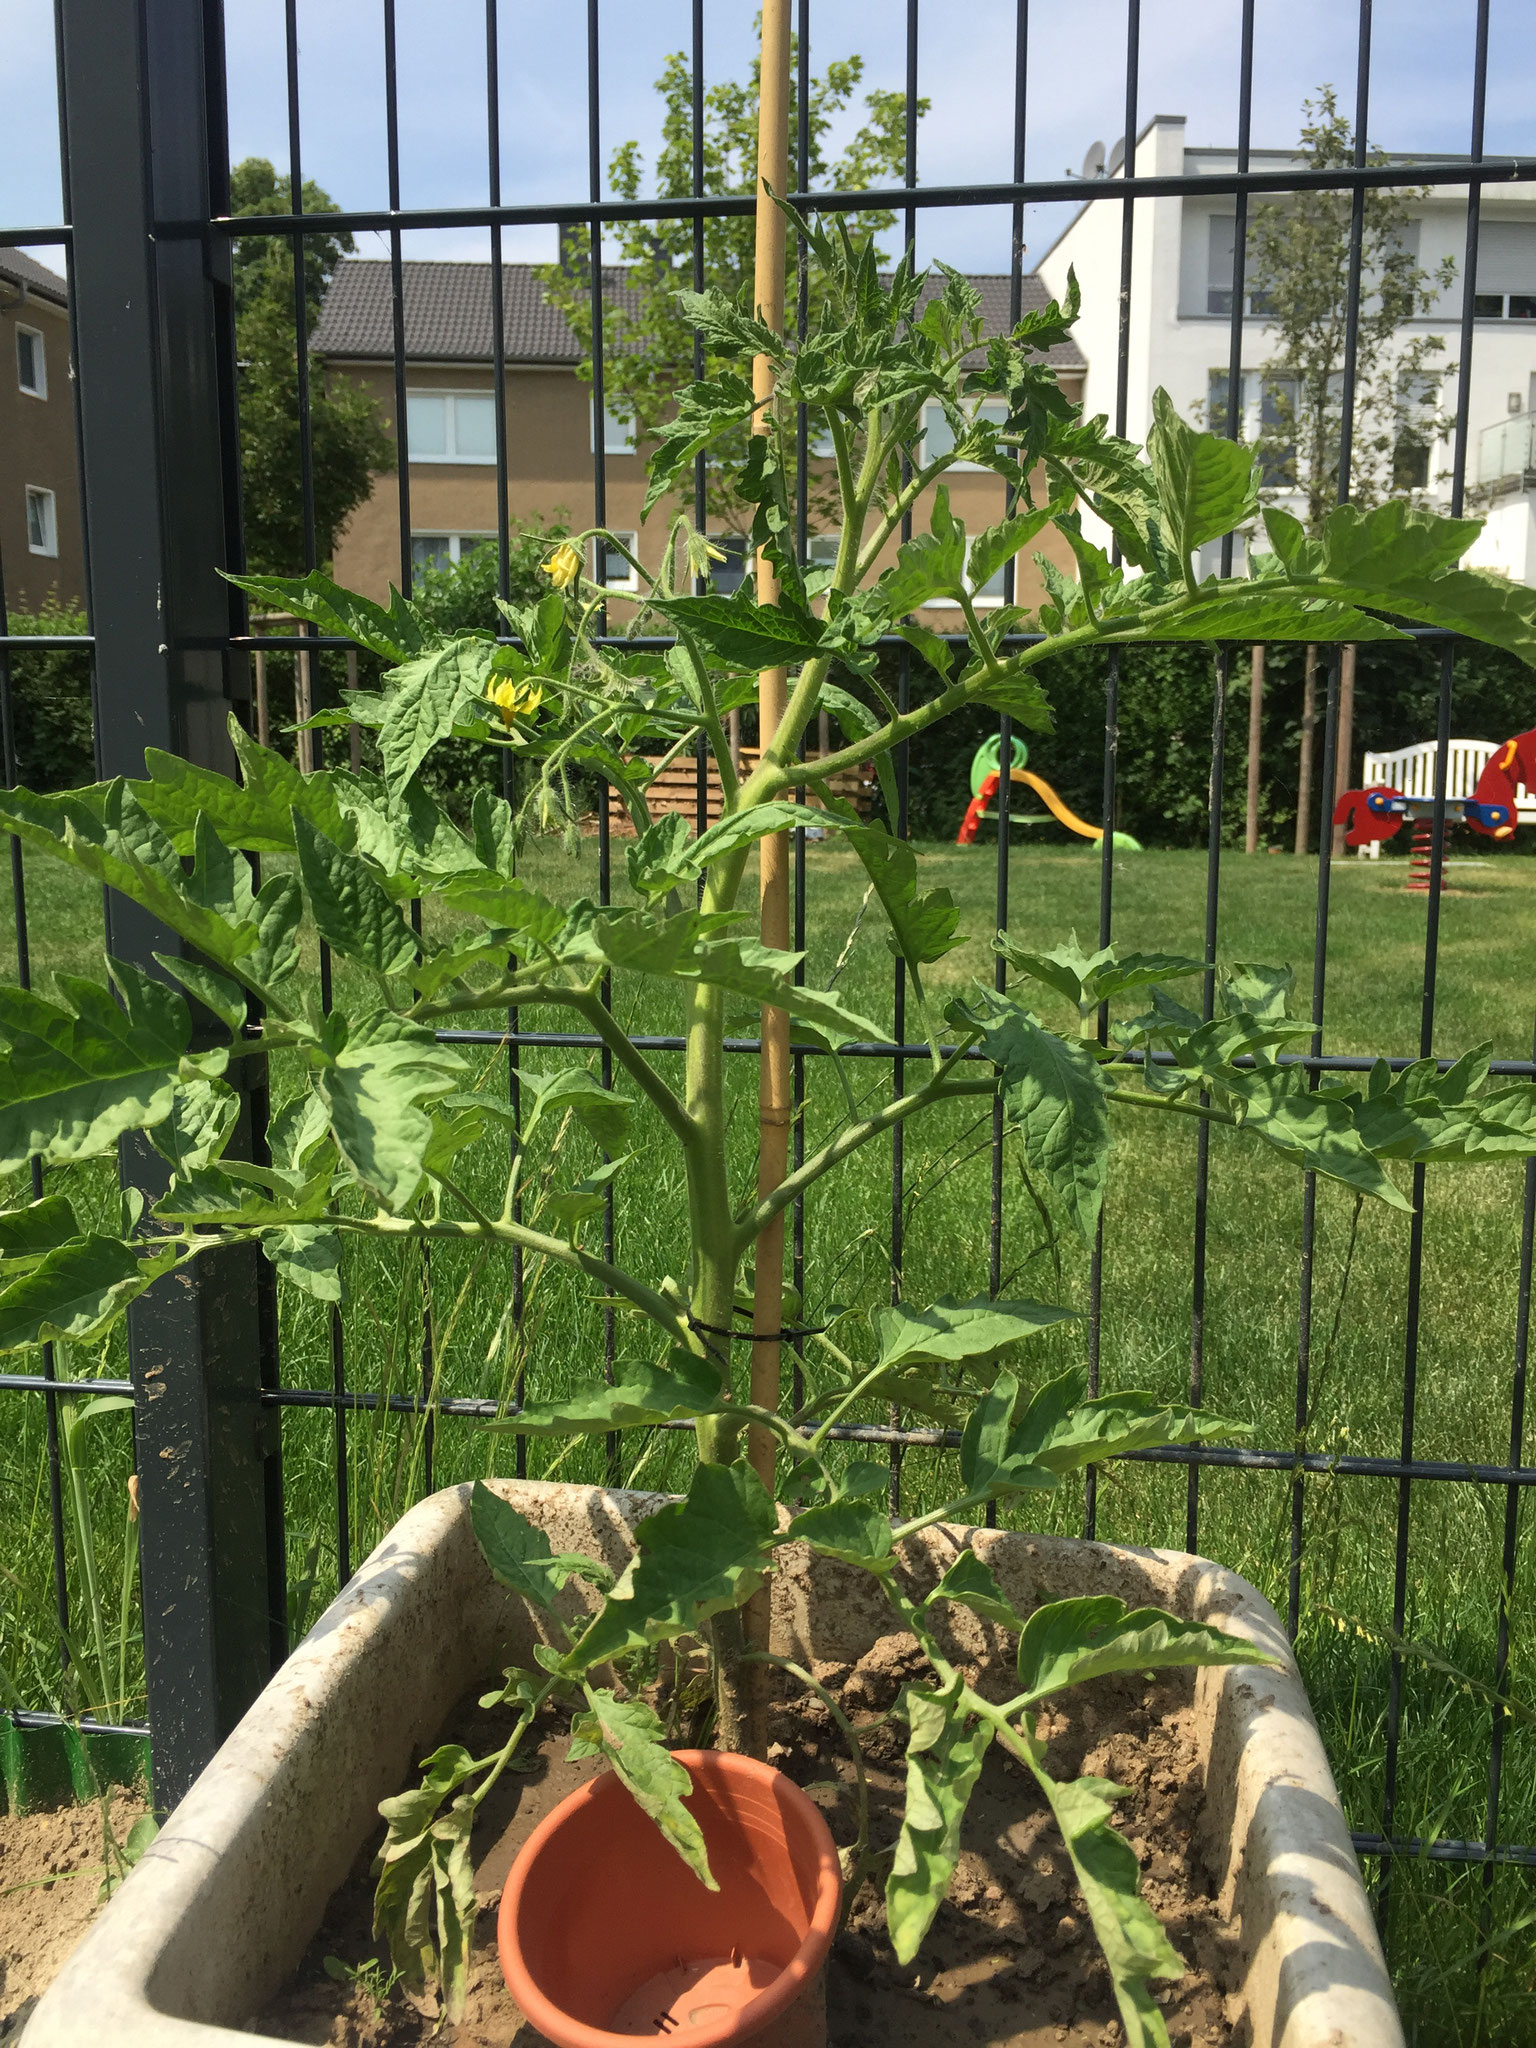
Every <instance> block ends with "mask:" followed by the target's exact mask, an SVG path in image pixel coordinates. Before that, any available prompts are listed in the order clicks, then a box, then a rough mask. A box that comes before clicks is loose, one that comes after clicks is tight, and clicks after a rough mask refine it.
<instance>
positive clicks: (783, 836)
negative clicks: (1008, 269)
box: [749, 0, 793, 1490]
mask: <svg viewBox="0 0 1536 2048" xmlns="http://www.w3.org/2000/svg"><path fill="white" fill-rule="evenodd" d="M757 177H758V187H757V248H756V259H755V263H754V267H753V280H752V291H753V299H754V302H755V304H756V308H757V312H758V316H759V318H760V319H761V320H762V321H763V322H764V323H765V324H766V325H767V326H769V327H771V328H773V329H774V331H775V332H776V333H779V334H782V333H783V331H784V215H783V213H782V212H781V211H780V209H779V208H778V207H777V206H775V205H774V203H773V201H772V200H771V199H770V198H769V197H768V194H767V191H766V189H765V187H767V186H772V188H773V190H774V191H775V192H776V193H778V195H779V196H780V198H782V197H783V196H784V194H785V192H786V191H787V190H788V187H789V0H764V4H763V54H762V69H761V93H760V98H759V103H758V121H757ZM773 386H774V377H773V364H772V363H771V362H770V361H769V359H768V357H767V356H757V357H755V358H754V360H753V364H752V391H753V395H754V397H756V398H757V399H758V400H759V401H761V400H764V399H769V398H771V397H772V395H773ZM754 426H755V428H756V430H757V432H759V433H768V432H770V431H771V428H772V423H771V421H770V419H769V407H768V406H766V405H760V409H759V411H758V413H757V415H756V419H755V421H754ZM778 595H779V581H778V577H777V575H776V574H775V573H774V569H773V566H772V564H771V563H770V562H769V560H768V557H767V556H766V554H764V553H762V552H761V551H759V553H758V557H757V601H758V603H759V604H775V603H777V601H778ZM787 697H788V671H787V670H786V669H782V668H769V669H764V670H763V672H762V674H761V675H760V676H759V677H758V682H757V716H758V744H759V747H760V748H761V749H762V751H763V752H764V753H766V751H767V749H768V747H769V746H770V745H771V743H772V740H773V737H774V734H775V733H776V732H777V731H778V728H779V721H780V720H781V719H782V718H783V716H784V707H785V704H786V702H787ZM759 758H761V756H760V757H759ZM758 859H759V863H760V868H759V872H760V876H761V885H762V896H761V919H762V938H763V944H764V945H765V946H773V947H776V948H779V949H780V950H786V949H787V948H788V946H789V834H788V833H787V832H776V833H774V834H773V835H772V837H770V838H767V839H763V840H760V841H759V842H758ZM762 1037H763V1051H762V1059H761V1063H760V1068H759V1082H758V1165H757V1185H758V1192H759V1194H760V1195H766V1194H771V1193H772V1191H773V1190H774V1189H775V1188H776V1187H777V1186H778V1185H779V1183H780V1181H782V1180H783V1178H784V1175H785V1172H786V1171H787V1169H788V1164H789V1126H790V1120H791V1117H792V1115H793V1103H792V1100H791V1091H790V1058H789V1014H788V1012H787V1011H785V1010H774V1009H766V1008H765V1009H764V1011H763V1013H762ZM783 1309H784V1219H783V1216H782V1214H781V1215H780V1216H779V1217H778V1218H777V1219H776V1220H775V1221H774V1222H773V1223H771V1224H770V1225H769V1226H768V1228H767V1229H766V1230H765V1231H764V1232H763V1234H762V1236H761V1237H760V1238H759V1239H758V1240H757V1260H756V1281H755V1285H754V1288H753V1295H752V1331H753V1339H754V1341H753V1345H752V1400H753V1402H754V1404H755V1405H756V1406H758V1407H761V1408H774V1409H776V1408H777V1407H778V1405H779V1338H778V1334H777V1333H778V1332H779V1330H780V1329H782V1327H783V1322H784V1316H783ZM749 1455H750V1457H751V1460H752V1464H753V1467H754V1469H755V1470H756V1471H757V1473H758V1475H759V1476H760V1478H761V1479H762V1480H763V1483H764V1485H766V1486H767V1487H769V1488H770V1490H771V1488H772V1486H773V1465H774V1442H773V1437H772V1436H771V1435H770V1433H769V1432H768V1431H767V1430H766V1429H762V1428H754V1429H753V1430H752V1432H751V1439H750V1453H749Z"/></svg>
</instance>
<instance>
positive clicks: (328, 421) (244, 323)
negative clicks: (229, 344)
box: [230, 157, 395, 574]
mask: <svg viewBox="0 0 1536 2048" xmlns="http://www.w3.org/2000/svg"><path fill="white" fill-rule="evenodd" d="M290 193H291V185H290V182H289V180H288V179H287V178H286V177H279V176H278V174H277V172H276V171H275V170H274V169H273V167H272V165H271V164H269V163H268V162H267V160H266V159H265V157H247V158H246V159H245V161H244V162H243V163H239V164H236V165H235V167H234V169H233V171H231V173H230V210H231V211H232V212H233V213H235V214H255V213H286V212H287V211H288V210H289V206H290V203H291V202H290ZM304 211H305V213H306V214H326V213H335V212H336V211H337V208H336V203H335V201H334V200H333V199H332V198H331V197H330V195H329V193H327V192H324V191H322V190H321V188H320V187H319V186H318V185H316V184H313V183H312V182H309V181H306V182H305V185H304ZM352 249H353V241H352V237H351V236H350V235H349V234H347V233H346V232H345V231H344V230H341V231H330V232H324V231H322V232H319V233H316V234H311V235H306V236H305V239H304V320H305V334H306V336H308V335H309V334H312V333H313V331H314V327H315V322H316V321H317V320H318V319H319V317H320V306H321V302H322V300H323V299H324V297H325V291H326V287H327V285H328V284H329V283H330V280H331V277H332V275H333V274H334V272H335V269H336V266H337V264H338V263H339V262H340V261H341V259H342V257H343V256H345V255H350V254H351V252H352ZM234 272H235V347H236V353H237V356H238V358H239V364H240V462H241V470H242V474H243V480H244V506H245V552H246V560H247V563H248V564H249V566H250V567H251V568H253V569H260V570H265V571H270V572H273V573H278V574H284V573H290V572H293V571H297V570H300V569H302V568H303V567H304V566H305V561H304V552H305V542H304V498H303V487H302V484H301V481H300V480H301V477H302V474H303V457H302V449H301V445H300V436H299V360H298V348H297V344H296V340H295V326H294V289H293V286H294V279H293V251H292V245H291V244H290V243H289V242H287V241H285V240H281V239H275V238H274V237H272V236H269V235H244V236H240V237H238V238H237V239H236V241H235V245H234ZM309 426H310V445H311V450H312V456H313V473H314V496H315V553H316V555H317V556H318V558H319V559H320V560H321V561H322V562H323V561H326V560H328V559H329V557H330V555H331V553H332V550H333V549H334V547H335V544H336V536H337V534H338V533H339V532H340V531H341V528H342V527H343V526H344V525H345V523H346V520H347V518H348V515H349V514H350V513H351V512H353V511H354V510H355V509H356V508H357V506H359V505H361V504H362V503H363V501H364V500H365V499H366V498H367V496H368V494H369V492H370V491H371V490H372V489H373V479H374V476H375V475H376V474H377V472H378V471H380V470H388V469H393V468H394V466H395V444H394V438H393V436H392V435H391V434H390V432H389V424H388V422H387V421H386V420H385V419H384V417H383V416H382V414H381V413H380V411H379V408H378V406H377V405H376V404H375V403H374V401H373V400H372V399H371V398H370V397H369V396H368V394H367V393H366V392H364V391H361V390H359V389H358V387H357V386H356V385H355V384H353V383H351V382H350V381H349V380H348V379H347V378H345V377H338V376H332V375H331V374H330V373H329V372H328V370H327V369H326V366H325V363H324V362H323V360H322V359H321V358H319V357H317V356H313V355H312V356H311V357H310V377H309Z"/></svg>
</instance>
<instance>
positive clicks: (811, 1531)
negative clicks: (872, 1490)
mask: <svg viewBox="0 0 1536 2048" xmlns="http://www.w3.org/2000/svg"><path fill="white" fill-rule="evenodd" d="M789 1535H790V1537H791V1539H792V1540H793V1541H796V1542H800V1543H809V1545H810V1546H811V1548H812V1550H819V1551H822V1552H823V1553H824V1554H825V1555H826V1556H828V1557H836V1558H841V1559H842V1561H843V1563H844V1564H857V1565H862V1566H863V1567H864V1569H865V1571H869V1572H874V1573H876V1574H877V1575H882V1574H884V1573H886V1572H888V1571H890V1570H891V1568H892V1564H893V1559H892V1556H891V1517H890V1513H889V1511H888V1509H887V1507H886V1504H885V1502H884V1501H883V1500H877V1499H875V1498H873V1497H871V1496H869V1495H858V1496H855V1497H853V1498H852V1499H843V1500H833V1501H828V1502H827V1503H826V1504H825V1505H824V1506H822V1507H817V1508H807V1509H806V1511H805V1513H804V1514H802V1515H796V1517H795V1519H794V1520H793V1521H792V1522H791V1523H790V1525H789Z"/></svg>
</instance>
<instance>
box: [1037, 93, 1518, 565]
mask: <svg viewBox="0 0 1536 2048" xmlns="http://www.w3.org/2000/svg"><path fill="white" fill-rule="evenodd" d="M1185 125H1186V124H1185V122H1184V119H1183V117H1182V116H1168V115H1162V116H1158V117H1157V118H1156V119H1155V120H1154V121H1152V122H1151V123H1150V124H1149V126H1148V128H1147V129H1146V131H1145V132H1144V133H1143V135H1142V138H1141V140H1140V142H1139V144H1138V145H1137V149H1136V168H1137V170H1138V172H1141V173H1143V174H1154V173H1161V174H1169V173H1172V174H1178V173H1180V172H1188V173H1190V174H1192V175H1196V176H1198V175H1200V174H1201V173H1202V172H1203V173H1206V174H1210V173H1212V172H1216V171H1220V170H1230V169H1232V168H1234V167H1235V162H1236V159H1235V156H1234V155H1233V154H1232V153H1231V152H1230V151H1217V150H1214V149H1212V150H1207V149H1191V150H1188V151H1186V147H1185ZM1254 157H1255V160H1259V159H1263V160H1264V161H1265V162H1266V164H1274V165H1281V164H1284V163H1287V162H1294V161H1295V159H1294V158H1293V157H1291V156H1290V154H1289V152H1285V151H1255V152H1254ZM1113 184H1114V181H1113V180H1112V179H1111V180H1106V181H1105V183H1104V185H1103V186H1102V187H1101V188H1100V189H1101V190H1103V191H1105V192H1106V194H1107V193H1108V192H1109V191H1112V190H1113ZM1466 200H1467V192H1466V188H1465V187H1461V186H1453V187H1442V188H1436V189H1433V190H1432V191H1431V194H1430V197H1429V198H1428V199H1427V200H1425V201H1424V202H1423V203H1422V205H1420V206H1419V207H1418V208H1417V209H1416V211H1417V213H1418V216H1419V220H1420V228H1419V261H1420V264H1421V265H1422V267H1423V268H1424V269H1426V270H1429V271H1433V270H1434V269H1435V268H1436V267H1437V266H1438V265H1439V263H1440V261H1441V259H1442V258H1443V257H1445V256H1452V257H1454V258H1455V259H1456V261H1457V264H1458V267H1459V266H1460V264H1461V262H1462V258H1463V255H1464V252H1465V243H1466ZM1302 203H1305V202H1304V201H1303V202H1302ZM1232 210H1233V201H1232V199H1231V197H1230V195H1227V194H1220V195H1217V194H1213V195H1212V197H1211V198H1210V199H1209V200H1207V199H1205V198H1204V197H1203V196H1200V197H1192V198H1190V199H1188V200H1181V199H1158V200H1139V201H1137V202H1136V204H1135V221H1134V226H1133V250H1132V284H1131V321H1130V359H1129V377H1128V387H1127V407H1126V423H1125V426H1126V433H1127V434H1128V436H1129V437H1130V438H1131V439H1132V440H1136V441H1144V440H1145V438H1146V433H1147V428H1148V426H1149V425H1150V422H1151V407H1152V394H1153V392H1154V391H1155V390H1156V389H1157V387H1158V386H1159V385H1162V386H1164V387H1165V388H1166V389H1167V391H1168V393H1169V395H1170V397H1171V398H1172V399H1173V402H1174V404H1175V406H1176V407H1177V408H1178V410H1179V411H1180V412H1181V413H1182V414H1183V415H1184V416H1185V417H1186V418H1192V419H1200V418H1202V417H1203V412H1202V408H1203V407H1204V405H1205V402H1206V399H1207V395H1208V390H1209V378H1210V373H1211V371H1212V370H1215V369H1219V370H1225V369H1226V367H1227V364H1228V359H1229V354H1230V339H1229V337H1230V328H1229V323H1228V321H1227V320H1226V318H1225V317H1223V316H1220V315H1210V314H1206V313H1205V312H1204V311H1203V308H1204V305H1205V286H1206V263H1207V249H1208V235H1209V229H1208V227H1207V222H1208V220H1209V218H1210V216H1211V215H1212V214H1213V213H1229V212H1231V211H1232ZM1122 218H1123V207H1122V205H1121V204H1120V203H1119V202H1117V201H1116V200H1115V199H1113V198H1111V197H1108V196H1106V197H1103V198H1095V199H1093V200H1090V201H1088V202H1087V203H1086V204H1085V205H1084V207H1083V209H1082V211H1081V212H1080V213H1079V215H1078V217H1077V219H1076V220H1074V221H1073V222H1072V223H1071V225H1070V226H1069V227H1068V228H1067V229H1066V231H1065V232H1064V233H1063V235H1062V236H1061V237H1060V239H1059V240H1058V241H1057V242H1056V244H1055V246H1054V247H1053V248H1051V249H1050V250H1049V251H1047V253H1046V254H1045V255H1044V256H1042V257H1041V259H1040V261H1039V263H1038V266H1037V267H1038V269H1039V272H1040V275H1041V277H1042V278H1043V279H1044V280H1045V282H1046V285H1047V286H1048V288H1049V289H1050V290H1051V291H1052V292H1053V293H1055V294H1057V295H1060V294H1061V293H1062V292H1064V291H1065V289H1066V279H1067V270H1068V267H1069V265H1070V266H1072V267H1073V268H1075V269H1076V272H1077V278H1078V283H1079V285H1080V287H1081V289H1082V294H1083V314H1082V319H1081V321H1080V323H1079V326H1078V330H1077V333H1078V339H1079V342H1080V344H1081V347H1082V349H1083V353H1084V354H1085V356H1086V357H1087V359H1088V372H1087V377H1086V380H1085V384H1084V393H1083V396H1084V405H1085V410H1086V411H1087V413H1088V414H1089V415H1090V416H1092V415H1093V414H1095V413H1104V414H1105V415H1106V416H1107V417H1108V418H1109V420H1110V423H1111V425H1113V424H1114V417H1115V371H1116V354H1117V349H1118V343H1119V325H1118V300H1119V286H1120V230H1121V221H1122ZM1482 218H1483V219H1484V220H1485V221H1488V222H1501V221H1527V222H1536V187H1532V186H1526V185H1521V186H1519V187H1508V188H1505V189H1503V190H1498V191H1494V192H1492V193H1489V194H1487V195H1485V198H1484V202H1483V209H1482ZM1461 296H1462V279H1461V278H1460V276H1459V275H1458V278H1457V280H1456V282H1455V284H1454V286H1453V288H1452V289H1451V291H1449V292H1448V293H1446V294H1445V295H1444V298H1443V300H1442V302H1441V303H1440V304H1439V305H1437V306H1436V308H1435V316H1436V317H1434V318H1432V319H1425V320H1421V321H1414V322H1412V323H1411V324H1410V325H1409V327H1408V328H1407V329H1406V330H1405V332H1406V334H1407V335H1408V336H1409V337H1412V336H1415V335H1438V336H1439V337H1440V338H1441V340H1442V342H1443V344H1444V347H1443V349H1442V351H1441V353H1440V356H1439V361H1440V362H1441V363H1442V364H1444V365H1446V366H1447V369H1449V367H1450V366H1451V365H1453V364H1454V363H1455V361H1456V357H1457V353H1458V350H1459V345H1460V336H1459V333H1458V331H1457V323H1458V322H1459V320H1460V316H1461ZM1474 336H1475V345H1474V348H1473V351H1472V369H1471V376H1472V389H1471V394H1470V402H1469V407H1468V413H1469V426H1470V431H1471V435H1472V438H1473V443H1474V452H1473V457H1472V464H1473V465H1474V467H1473V473H1474V474H1475V459H1476V458H1475V441H1476V436H1477V434H1478V432H1479V430H1480V429H1481V428H1483V427H1486V426H1489V425H1491V424H1493V423H1494V422H1495V421H1497V420H1502V419H1505V418H1507V417H1508V414H1509V401H1510V396H1511V394H1516V395H1518V396H1519V398H1520V401H1521V404H1522V406H1526V405H1529V404H1530V403H1531V397H1530V394H1531V393H1532V392H1533V391H1536V383H1533V379H1536V320H1531V321H1523V320H1503V319H1500V320H1479V321H1478V322H1477V323H1476V326H1475V329H1474ZM1273 352H1274V342H1273V330H1272V329H1271V328H1270V327H1269V326H1268V325H1267V324H1266V323H1265V322H1263V321H1259V320H1253V319H1249V320H1248V321H1246V322H1245V324H1244V337H1243V367H1244V369H1245V370H1257V369H1259V368H1260V367H1261V366H1262V365H1263V364H1264V363H1265V362H1267V361H1268V360H1269V358H1270V356H1271V355H1272V354H1273ZM1457 383H1458V379H1457V378H1456V377H1454V376H1452V377H1448V378H1447V381H1446V385H1445V389H1444V393H1443V398H1442V404H1443V406H1444V409H1445V410H1446V411H1447V412H1448V413H1454V411H1455V408H1456V403H1457V398H1458V390H1457ZM1450 460H1451V449H1450V447H1449V445H1448V444H1444V443H1442V444H1441V445H1440V446H1438V447H1437V448H1435V449H1434V450H1433V451H1432V454H1431V460H1430V479H1431V491H1430V494H1431V496H1432V497H1435V498H1439V499H1442V500H1443V499H1444V498H1445V497H1446V496H1447V495H1448V488H1449V486H1448V481H1447V479H1446V477H1445V474H1444V473H1445V472H1446V471H1448V469H1449V467H1450ZM1514 523H1515V524H1516V525H1518V524H1519V522H1518V521H1515V522H1514ZM1529 559H1530V573H1531V576H1532V579H1533V580H1536V553H1533V554H1532V555H1531V556H1530V558H1529ZM1521 573H1522V580H1523V577H1524V572H1521Z"/></svg>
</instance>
